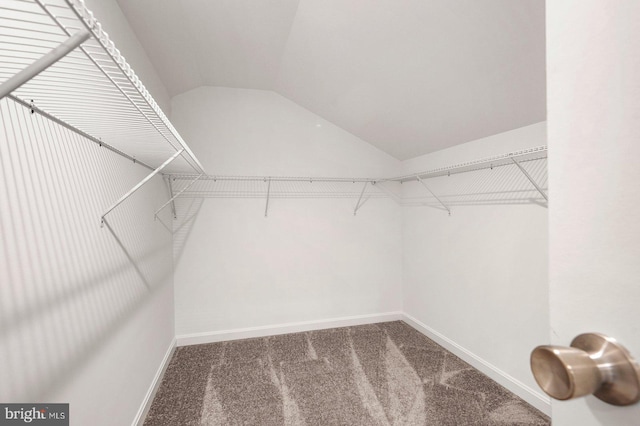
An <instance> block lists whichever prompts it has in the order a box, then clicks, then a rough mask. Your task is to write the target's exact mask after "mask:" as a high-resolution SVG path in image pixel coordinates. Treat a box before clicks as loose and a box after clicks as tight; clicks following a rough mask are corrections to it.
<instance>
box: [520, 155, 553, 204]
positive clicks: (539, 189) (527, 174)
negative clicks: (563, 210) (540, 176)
mask: <svg viewBox="0 0 640 426" xmlns="http://www.w3.org/2000/svg"><path fill="white" fill-rule="evenodd" d="M511 161H513V164H515V165H516V166H518V168H519V169H520V171H521V172H522V174H524V175H525V177H526V178H527V179H529V182H531V184H532V185H533V186H535V188H536V189H537V190H538V192H539V193H540V195H542V197H543V198H544V199H545V200H546V201H549V197H548V196H547V194H546V193H545V192H544V191H543V190H542V188H540V185H538V183H537V182H536V181H535V179H533V178H532V177H531V175H530V174H529V173H528V172H527V171H526V170H525V169H524V167H522V165H521V164H520V163H519V162H518V160H516V159H515V158H513V157H511Z"/></svg>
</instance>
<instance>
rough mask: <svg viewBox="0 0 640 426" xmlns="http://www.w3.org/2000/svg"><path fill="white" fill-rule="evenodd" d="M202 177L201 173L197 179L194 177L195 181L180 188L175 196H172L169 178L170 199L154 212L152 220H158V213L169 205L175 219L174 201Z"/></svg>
mask: <svg viewBox="0 0 640 426" xmlns="http://www.w3.org/2000/svg"><path fill="white" fill-rule="evenodd" d="M202 176H204V174H203V173H201V174H200V175H198V177H196V178H195V179H193V180H192V181H191V182H189V183H188V184H187V186H185V187H184V188H182V189H181V190H180V191H179V192H178V193H177V194H175V195H173V187H172V186H171V178H169V190H170V191H171V199H170V200H169V201H167V202H166V203H164V204H163V205H162V207H160V208H159V209H158V210H156V212H155V213H154V214H153V219H154V220H155V219H157V218H158V213H160V212H161V211H162V210H163V209H164V208H165V207H167V206H168V205H169V204H171V209H172V211H173V218H174V219H176V206H175V204H174V203H173V202H174V201H175V199H176V198H178V197H179V196H180V195H181V194H182V193H183V192H185V191H186V190H187V189H189V188H190V187H191V185H193V184H194V183H196V182H197V181H198V179H200V178H201V177H202Z"/></svg>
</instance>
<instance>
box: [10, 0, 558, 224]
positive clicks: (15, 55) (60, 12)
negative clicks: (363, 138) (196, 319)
mask: <svg viewBox="0 0 640 426" xmlns="http://www.w3.org/2000/svg"><path fill="white" fill-rule="evenodd" d="M5 96H6V97H8V98H10V99H11V100H13V101H14V102H16V103H18V104H20V105H22V106H23V107H25V108H29V109H30V110H31V112H32V113H38V114H41V115H43V116H44V117H46V118H48V119H50V120H52V121H54V122H56V123H58V124H60V125H62V126H65V127H67V128H69V129H71V130H73V131H75V132H77V133H79V134H81V135H82V136H83V137H85V138H86V139H88V140H89V141H92V142H94V143H96V144H99V145H100V146H102V147H104V148H106V149H109V150H111V151H113V152H115V153H117V154H119V155H121V156H123V157H125V158H128V159H130V160H131V161H134V162H136V163H137V164H140V165H141V166H143V167H146V168H148V169H149V170H151V171H152V172H151V173H150V174H149V175H148V176H147V177H146V178H145V179H144V180H142V181H141V182H140V183H138V184H137V185H136V186H135V187H134V188H132V189H131V190H130V191H129V192H127V193H126V194H124V195H123V196H122V197H121V198H120V199H119V200H117V201H116V202H115V203H114V204H113V205H112V206H111V207H110V208H109V209H108V210H107V211H106V212H105V213H104V214H103V215H102V221H103V222H104V218H105V216H106V215H107V214H108V213H109V212H111V211H112V210H113V209H115V208H116V207H117V206H118V205H120V203H122V202H123V201H124V200H125V199H126V198H128V197H129V196H130V195H131V194H133V193H134V192H135V191H137V190H138V189H139V188H140V187H141V186H142V185H144V184H145V183H146V182H148V181H149V180H150V179H151V178H152V177H153V176H155V175H156V174H162V175H164V176H165V179H166V180H167V182H168V186H169V190H170V199H169V200H168V201H167V202H166V203H165V204H164V205H163V206H161V207H160V208H159V209H158V210H157V211H156V215H157V214H158V213H159V212H160V211H161V210H162V209H164V208H165V207H167V206H168V205H171V206H172V209H173V212H174V217H175V205H174V201H175V200H176V199H178V198H263V197H264V198H265V200H266V207H265V216H266V215H267V212H268V208H269V200H270V199H271V198H352V199H354V200H355V199H357V202H356V204H355V209H354V214H356V213H357V211H358V209H359V208H360V207H361V206H362V204H363V201H364V200H366V199H370V198H392V199H394V200H395V201H396V202H398V203H400V204H406V203H405V201H406V200H404V199H403V197H402V195H401V194H400V193H398V192H397V191H396V190H394V188H392V186H393V185H394V184H395V183H404V182H411V181H417V182H419V183H420V184H421V185H422V186H424V188H425V189H426V190H427V191H428V193H429V194H430V196H431V197H432V198H433V199H435V200H437V202H438V203H439V204H440V205H441V206H442V207H443V208H444V209H446V210H447V211H449V213H450V212H451V211H450V208H449V206H448V205H447V203H446V199H445V200H443V199H442V198H440V197H439V196H438V195H436V193H434V192H433V191H432V190H431V189H430V187H429V185H427V183H425V180H428V179H432V178H437V177H441V176H445V175H447V176H450V175H453V174H459V173H465V172H470V171H478V170H483V169H487V168H500V167H504V166H508V165H510V166H514V167H518V168H519V170H520V171H521V172H522V173H523V175H524V176H526V178H527V179H528V180H529V181H530V182H531V184H532V185H533V186H534V187H535V189H536V190H537V191H538V192H539V193H540V194H541V195H542V196H543V197H544V198H545V200H546V199H547V196H546V193H545V191H544V188H542V187H541V186H540V185H539V184H538V183H536V179H535V178H534V177H532V176H531V175H529V173H528V172H527V170H526V169H525V168H524V167H523V166H522V164H523V163H527V162H529V161H540V160H544V159H546V147H544V146H543V147H537V148H533V149H529V150H524V151H518V152H512V153H508V154H505V155H502V156H496V157H492V158H485V159H482V160H478V161H474V162H469V163H463V164H458V165H454V166H450V167H445V168H440V169H436V170H431V171H425V172H420V173H415V174H411V175H407V176H400V177H391V178H384V177H381V178H362V177H360V178H349V177H345V178H336V177H286V176H215V175H207V174H206V172H205V170H204V168H203V167H202V165H201V164H200V162H199V161H198V159H197V158H196V157H195V155H194V154H193V152H192V151H191V150H190V148H189V146H188V145H187V144H186V143H185V141H184V140H183V139H182V138H181V137H180V135H179V134H178V132H177V131H176V129H175V128H174V127H173V125H172V124H171V122H170V121H169V120H168V119H167V117H166V116H165V115H164V113H163V112H162V110H161V109H160V107H159V106H158V105H157V103H156V102H155V101H154V99H153V98H152V97H151V95H150V94H149V92H148V91H147V89H146V88H145V87H144V85H143V84H142V82H141V81H140V79H139V78H138V77H137V76H136V74H135V73H134V71H133V70H132V69H131V66H130V65H129V64H128V63H127V62H126V60H125V58H124V57H123V56H122V54H121V53H120V51H119V50H118V49H117V48H116V47H115V45H114V43H113V41H111V40H110V38H109V36H108V34H107V33H106V32H105V31H104V30H103V28H102V26H101V25H100V23H98V22H97V20H96V19H95V17H94V16H93V14H92V13H91V12H90V11H89V10H88V9H87V8H86V6H85V4H84V2H83V1H82V0H0V98H3V97H5Z"/></svg>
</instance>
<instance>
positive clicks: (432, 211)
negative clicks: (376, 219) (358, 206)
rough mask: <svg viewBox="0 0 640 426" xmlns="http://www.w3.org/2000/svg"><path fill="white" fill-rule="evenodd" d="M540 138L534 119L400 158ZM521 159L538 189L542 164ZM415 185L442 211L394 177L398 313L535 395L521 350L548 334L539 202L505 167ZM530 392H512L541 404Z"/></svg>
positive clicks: (485, 152) (426, 165) (467, 156)
mask: <svg viewBox="0 0 640 426" xmlns="http://www.w3.org/2000/svg"><path fill="white" fill-rule="evenodd" d="M545 144H546V128H545V123H539V124H534V125H531V126H527V127H523V128H520V129H516V130H513V131H510V132H506V133H501V134H498V135H495V136H491V137H488V138H484V139H479V140H476V141H473V142H469V143H466V144H462V145H458V146H456V147H453V148H450V149H446V150H443V151H439V152H435V153H433V154H428V155H425V156H422V157H418V158H415V159H412V160H408V161H405V162H404V172H403V174H409V173H415V172H420V171H426V170H431V169H435V168H439V167H444V166H449V165H454V164H458V163H462V162H466V161H472V160H477V159H481V158H486V157H491V156H495V155H500V154H504V153H507V152H513V151H517V150H520V149H526V148H531V147H534V146H540V145H545ZM523 165H524V166H525V167H526V168H527V169H528V170H529V172H530V173H531V174H532V175H533V176H534V177H536V178H537V179H538V181H539V182H540V183H541V184H542V185H543V186H545V187H546V177H545V173H544V167H543V166H544V163H542V162H540V161H538V162H532V163H526V164H523ZM425 183H426V184H427V185H428V186H429V188H430V189H431V190H432V191H434V192H435V193H436V194H437V195H438V196H439V197H440V198H441V199H442V200H443V202H445V204H447V205H449V207H450V208H451V210H452V215H451V216H448V215H447V212H446V211H444V210H442V209H440V206H439V205H438V203H437V202H436V201H435V200H434V199H433V198H432V197H431V198H429V197H427V198H424V196H425V195H428V192H426V190H425V189H424V188H423V187H421V185H420V184H419V183H416V182H408V183H405V184H404V185H403V189H404V195H405V197H408V198H409V202H410V205H409V206H408V207H406V208H405V209H404V210H403V213H404V221H403V253H404V262H403V272H404V277H403V297H404V311H405V313H407V314H408V315H410V316H412V317H414V318H415V319H417V320H418V321H420V322H422V323H423V324H425V325H426V326H427V327H429V328H431V329H432V330H433V331H435V332H436V333H440V334H441V335H444V336H445V337H446V338H448V339H449V340H450V341H452V342H454V343H455V344H457V345H459V346H462V347H463V348H464V349H466V350H468V351H471V352H472V353H473V354H474V355H475V356H476V357H479V358H481V359H482V360H484V361H486V362H488V363H489V364H491V365H492V366H493V367H495V368H497V369H498V370H500V371H502V372H503V373H505V374H506V375H507V376H508V377H510V378H512V379H515V380H516V381H518V382H520V383H521V384H523V385H524V386H525V387H529V388H530V389H531V392H533V393H536V394H538V395H541V392H540V391H538V390H537V385H536V384H535V381H534V380H533V377H532V376H531V373H530V370H529V354H530V352H531V349H532V348H533V347H535V346H537V345H538V344H540V342H544V341H546V337H547V335H548V324H549V320H548V284H547V273H548V265H547V262H548V261H547V226H548V224H547V213H548V211H547V209H546V208H545V207H543V206H541V205H539V204H536V203H541V201H544V200H541V198H540V197H539V196H538V195H537V193H536V192H535V190H534V189H533V187H532V186H531V184H530V183H529V182H528V181H527V180H526V178H524V176H522V175H521V174H520V172H519V171H518V170H517V169H516V167H515V166H507V167H500V168H495V169H494V170H484V171H476V172H472V173H466V174H460V175H452V176H450V177H447V176H444V177H441V178H435V179H429V180H426V181H425ZM460 194H466V195H460ZM531 200H534V201H535V202H536V203H531ZM420 203H425V204H427V205H426V206H421V205H419V204H420ZM512 389H513V388H512ZM531 392H526V391H525V392H524V393H523V392H520V395H521V396H523V397H525V398H526V399H527V400H528V401H530V402H532V403H534V404H536V405H537V406H538V407H541V404H540V403H539V402H540V398H537V397H536V396H535V394H532V393H531ZM541 398H542V400H545V399H546V398H544V397H541ZM542 406H544V402H543V403H542Z"/></svg>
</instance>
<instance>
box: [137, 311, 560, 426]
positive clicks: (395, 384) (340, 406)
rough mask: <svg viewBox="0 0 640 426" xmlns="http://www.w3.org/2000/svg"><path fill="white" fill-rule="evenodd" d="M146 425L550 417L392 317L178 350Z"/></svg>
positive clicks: (486, 421) (485, 421)
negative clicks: (392, 319) (339, 326)
mask: <svg viewBox="0 0 640 426" xmlns="http://www.w3.org/2000/svg"><path fill="white" fill-rule="evenodd" d="M144 424H145V425H146V426H152V425H307V426H314V425H322V426H324V425H363V426H364V425H366V426H373V425H548V424H550V422H549V418H548V417H546V416H545V415H544V414H542V413H541V412H539V411H537V410H536V409H535V408H533V407H531V406H530V405H528V404H527V403H525V402H524V401H522V400H521V399H519V398H518V397H516V396H515V395H513V394H512V393H510V392H509V391H507V390H506V389H505V388H503V387H502V386H500V385H498V384H497V383H496V382H494V381H493V380H491V379H489V378H488V377H487V376H485V375H483V374H482V373H480V372H479V371H478V370H476V369H474V368H472V367H471V366H470V365H468V364H466V363H465V362H463V361H462V360H460V359H459V358H457V357H456V356H455V355H453V354H451V353H450V352H448V351H446V350H445V349H443V348H442V347H441V346H438V345H437V344H436V343H434V342H433V341H431V340H429V339H428V338H426V337H425V336H423V335H422V334H421V333H419V332H417V331H416V330H414V329H413V328H411V327H410V326H408V325H407V324H405V323H403V322H401V321H396V322H387V323H380V324H373V325H364V326H357V327H345V328H335V329H330V330H321V331H312V332H306V333H295V334H287V335H281V336H272V337H265V338H256V339H247V340H236V341H230V342H220V343H211V344H205V345H194V346H184V347H180V348H177V349H176V352H175V354H174V356H173V358H172V360H171V362H170V364H169V366H168V368H167V371H166V373H165V375H164V378H163V380H162V384H161V386H160V388H159V390H158V392H157V394H156V397H155V399H154V401H153V403H152V405H151V409H150V411H149V414H148V415H147V418H146V421H145V423H144Z"/></svg>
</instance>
